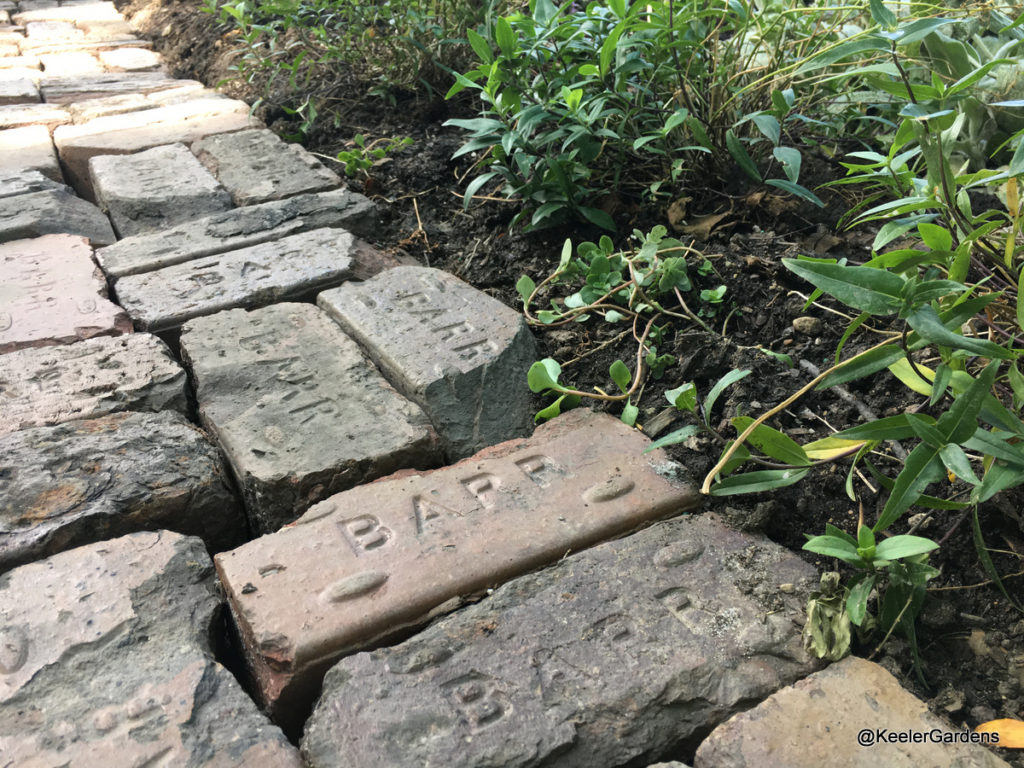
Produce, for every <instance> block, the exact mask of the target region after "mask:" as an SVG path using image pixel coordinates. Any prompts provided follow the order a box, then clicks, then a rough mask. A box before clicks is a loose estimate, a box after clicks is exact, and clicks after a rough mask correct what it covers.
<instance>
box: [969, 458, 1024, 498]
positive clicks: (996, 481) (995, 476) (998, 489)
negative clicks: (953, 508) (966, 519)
mask: <svg viewBox="0 0 1024 768" xmlns="http://www.w3.org/2000/svg"><path fill="white" fill-rule="evenodd" d="M1021 483H1024V471H1022V470H1021V468H1020V467H1019V466H1015V465H1012V464H1004V463H1003V462H1001V461H996V462H994V463H993V464H992V466H991V467H989V468H988V472H986V473H985V477H984V479H983V480H982V481H981V485H979V486H978V487H977V488H975V489H974V492H973V493H972V494H971V501H973V502H974V503H975V504H983V503H984V502H986V501H988V500H989V499H991V498H992V497H993V496H995V495H996V494H997V493H1002V492H1003V491H1005V490H1007V489H1009V488H1015V487H1016V486H1018V485H1020V484H1021Z"/></svg>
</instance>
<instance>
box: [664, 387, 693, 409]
mask: <svg viewBox="0 0 1024 768" xmlns="http://www.w3.org/2000/svg"><path fill="white" fill-rule="evenodd" d="M665 399H666V400H668V401H669V403H671V404H672V405H673V406H674V407H676V408H678V409H679V410H680V411H689V412H690V413H693V412H694V411H695V410H696V408H697V386H696V385H695V384H694V383H693V382H692V381H690V382H687V383H686V384H682V385H680V386H678V387H676V388H675V389H670V390H667V391H666V392H665Z"/></svg>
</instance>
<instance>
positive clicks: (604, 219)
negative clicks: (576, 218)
mask: <svg viewBox="0 0 1024 768" xmlns="http://www.w3.org/2000/svg"><path fill="white" fill-rule="evenodd" d="M576 210H578V211H579V212H580V213H581V214H582V215H583V218H585V219H586V220H587V221H589V222H590V223H591V224H596V225H597V226H599V227H601V228H602V229H607V230H608V231H609V232H614V231H615V229H616V227H615V220H614V219H613V218H612V217H611V216H609V215H608V214H607V213H605V212H604V211H602V210H601V209H600V208H590V207H588V206H585V205H581V206H579V207H578V208H577V209H576Z"/></svg>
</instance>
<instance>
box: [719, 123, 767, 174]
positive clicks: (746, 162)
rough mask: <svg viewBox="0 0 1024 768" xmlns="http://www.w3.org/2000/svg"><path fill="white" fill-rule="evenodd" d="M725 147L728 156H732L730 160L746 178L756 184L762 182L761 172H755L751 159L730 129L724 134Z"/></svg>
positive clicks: (755, 167) (755, 168)
mask: <svg viewBox="0 0 1024 768" xmlns="http://www.w3.org/2000/svg"><path fill="white" fill-rule="evenodd" d="M725 146H726V147H727V148H728V150H729V154H730V155H732V159H733V160H735V161H736V164H737V165H738V166H739V167H740V168H741V169H742V170H743V172H744V173H745V174H747V176H749V177H750V178H752V179H753V180H754V181H757V182H760V181H761V180H762V178H761V172H760V171H758V170H757V166H756V165H755V164H754V161H753V159H751V157H750V155H749V154H748V153H747V150H746V148H745V147H744V146H743V143H742V142H741V141H740V140H739V139H738V138H737V137H736V134H735V133H733V131H732V129H731V128H730V129H729V130H728V131H726V132H725Z"/></svg>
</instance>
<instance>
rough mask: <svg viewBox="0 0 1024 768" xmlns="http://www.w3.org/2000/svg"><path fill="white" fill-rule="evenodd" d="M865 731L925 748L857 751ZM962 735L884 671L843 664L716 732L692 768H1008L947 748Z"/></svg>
mask: <svg viewBox="0 0 1024 768" xmlns="http://www.w3.org/2000/svg"><path fill="white" fill-rule="evenodd" d="M865 728H866V729H868V730H869V731H871V732H874V730H875V729H878V730H881V731H886V732H888V733H889V734H892V735H901V734H903V733H907V732H917V733H919V734H922V736H924V737H925V739H927V740H923V741H921V742H920V743H902V744H901V743H895V744H889V743H885V742H882V743H875V744H869V745H867V746H868V747H869V748H867V749H865V748H863V747H864V746H865V745H863V744H861V743H860V741H859V740H858V732H860V731H861V730H862V729H865ZM932 734H935V738H936V739H938V741H933V740H932V738H930V737H931V735H932ZM964 735H965V732H964V731H963V730H960V731H955V730H954V729H953V728H951V727H950V726H949V724H948V723H946V722H944V721H943V720H941V719H940V718H938V717H936V716H935V715H933V714H931V713H930V712H929V711H928V707H927V705H925V703H924V702H923V701H921V700H920V699H918V698H917V697H916V696H914V695H913V694H911V693H910V692H909V691H906V690H904V689H903V688H902V687H901V686H900V684H899V683H898V682H897V681H896V678H894V677H893V676H892V675H891V674H889V673H888V672H887V671H886V670H885V669H884V668H882V667H880V666H879V665H877V664H874V663H872V662H870V661H867V660H865V659H858V658H856V657H853V656H850V657H847V658H845V659H843V660H842V661H840V662H838V663H836V664H833V665H832V666H830V667H829V668H828V669H826V670H824V671H822V672H816V673H815V674H813V675H811V676H810V677H807V678H805V679H804V680H800V681H799V682H797V683H795V684H794V685H791V686H789V687H787V688H783V689H782V690H781V691H778V692H777V693H775V694H773V695H772V696H770V697H768V698H767V699H766V700H765V701H763V702H761V703H760V704H758V705H757V706H756V707H754V708H753V709H751V710H750V711H748V712H744V713H742V714H738V715H735V716H734V717H733V718H732V719H731V720H729V721H727V722H725V723H723V724H722V725H720V726H718V727H717V728H716V729H715V730H714V731H712V732H711V735H710V736H708V737H707V739H705V740H704V742H703V743H701V745H700V747H699V748H698V749H697V755H696V758H695V760H694V768H744V767H745V766H751V765H786V766H792V768H803V767H804V766H808V768H809V767H810V766H821V765H830V766H835V767H836V768H847V767H849V768H853V766H862V765H884V766H887V768H888V767H889V766H891V767H892V768H917V767H918V766H922V765H928V766H936V768H938V767H939V766H943V767H945V768H952V766H957V768H983V767H984V768H998V767H999V766H1006V768H1009V763H1006V762H1004V761H1003V760H1000V759H999V758H998V757H996V756H995V755H993V754H992V753H991V752H989V751H988V750H987V749H985V747H983V746H981V745H979V744H969V743H961V742H959V741H957V740H954V739H957V738H958V737H962V736H964ZM942 738H949V739H950V741H948V742H945V743H943V742H942V741H941V739H942ZM851 745H852V746H851Z"/></svg>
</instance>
